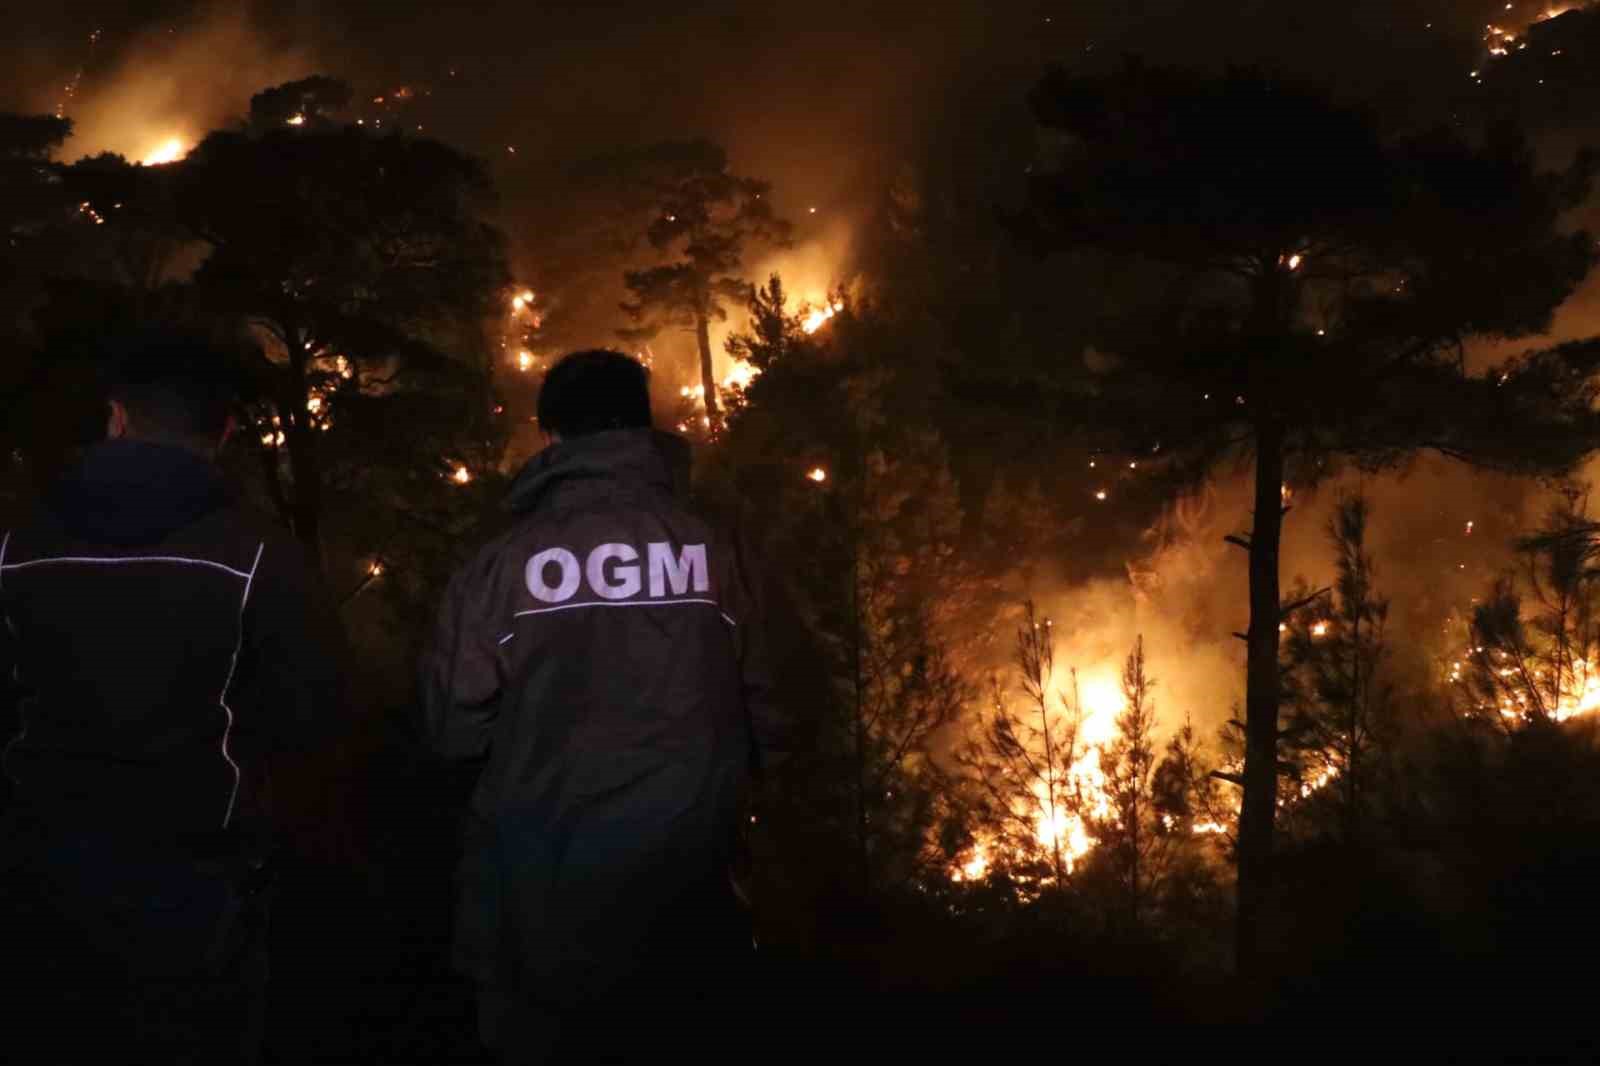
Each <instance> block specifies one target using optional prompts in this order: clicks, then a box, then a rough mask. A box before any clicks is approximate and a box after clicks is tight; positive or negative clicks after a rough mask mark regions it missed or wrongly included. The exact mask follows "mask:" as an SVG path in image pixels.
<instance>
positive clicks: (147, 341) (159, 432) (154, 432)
mask: <svg viewBox="0 0 1600 1066" xmlns="http://www.w3.org/2000/svg"><path fill="white" fill-rule="evenodd" d="M110 355H111V359H110V367H109V372H108V374H107V381H106V395H107V398H108V399H112V400H116V401H117V402H118V403H120V404H122V406H123V407H124V408H125V409H126V410H127V412H128V421H129V422H130V423H131V427H132V429H133V430H134V432H135V433H137V434H139V435H140V436H155V437H175V438H182V439H187V440H196V441H204V442H209V443H215V442H216V441H218V440H220V439H221V437H222V432H223V429H224V427H226V426H227V424H228V416H229V415H230V414H231V413H232V412H233V407H234V401H235V398H236V395H237V380H236V377H235V374H234V357H235V352H233V351H232V350H231V349H230V348H229V347H228V345H226V344H223V343H221V342H219V341H217V340H214V339H212V338H210V337H207V336H205V335H203V334H200V333H196V332H190V331H186V330H181V329H175V328H166V327H151V328H147V329H141V330H139V331H137V332H135V333H132V334H129V335H128V336H126V337H123V338H121V339H120V340H119V341H117V342H115V343H114V344H113V346H112V351H111V353H110Z"/></svg>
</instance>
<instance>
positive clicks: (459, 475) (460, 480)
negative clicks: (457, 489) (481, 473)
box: [450, 466, 472, 485]
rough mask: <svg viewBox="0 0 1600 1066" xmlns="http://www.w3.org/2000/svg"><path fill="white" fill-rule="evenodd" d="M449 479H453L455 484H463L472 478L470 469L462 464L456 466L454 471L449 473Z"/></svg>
mask: <svg viewBox="0 0 1600 1066" xmlns="http://www.w3.org/2000/svg"><path fill="white" fill-rule="evenodd" d="M450 480H452V481H454V482H455V483H456V484H457V485H465V484H466V483H467V482H469V481H471V480H472V471H470V470H468V469H467V468H466V467H464V466H458V467H456V472H455V473H454V474H451V475H450Z"/></svg>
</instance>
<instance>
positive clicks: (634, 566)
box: [588, 544, 639, 600]
mask: <svg viewBox="0 0 1600 1066" xmlns="http://www.w3.org/2000/svg"><path fill="white" fill-rule="evenodd" d="M612 559H616V560H618V563H617V565H616V566H614V567H612V568H611V574H612V577H613V578H614V579H615V580H612V579H610V578H607V576H606V563H608V562H610V561H611V560H612ZM638 563H639V553H638V552H637V551H636V550H635V549H634V548H633V547H632V546H631V545H628V544H602V545H600V546H599V547H598V548H596V549H595V550H594V551H592V552H590V553H589V565H588V577H589V587H590V588H592V589H594V591H595V594H596V595H598V596H600V597H601V598H603V599H607V600H625V599H627V598H628V597H629V596H637V595H639V565H638Z"/></svg>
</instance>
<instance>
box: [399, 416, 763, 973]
mask: <svg viewBox="0 0 1600 1066" xmlns="http://www.w3.org/2000/svg"><path fill="white" fill-rule="evenodd" d="M687 464H688V449H687V445H686V444H685V443H684V442H683V441H682V440H681V439H680V438H677V437H673V436H670V435H668V434H664V433H656V432H653V431H648V430H618V431H613V432H607V433H600V434H596V435H593V436H588V437H582V438H578V439H575V440H572V441H568V442H564V443H561V444H558V445H556V446H554V447H552V448H549V449H547V450H546V451H545V452H543V453H541V454H540V455H539V456H537V457H536V458H535V459H534V460H533V461H531V462H530V463H529V464H528V466H527V467H526V468H525V469H524V470H523V471H522V473H521V475H520V476H519V477H518V479H517V481H516V484H515V486H514V488H513V490H512V493H511V496H510V498H509V500H508V502H507V506H508V507H509V508H510V509H511V510H512V511H513V512H514V514H515V516H516V519H517V520H516V522H515V525H514V527H513V528H512V529H511V530H510V531H509V532H507V533H505V534H504V535H502V536H501V537H499V538H498V539H496V540H495V541H493V542H492V543H490V544H489V545H487V546H486V547H485V548H483V549H482V550H481V551H480V552H478V554H477V556H476V558H474V559H473V560H472V562H471V563H469V564H468V565H467V566H466V567H465V568H464V569H463V570H461V571H460V572H459V573H458V574H456V576H455V577H454V579H453V580H452V581H451V583H450V586H449V589H448V591H447V593H446V596H445V602H444V607H443V611H442V613H441V616H440V619H439V623H438V628H437V632H436V633H435V636H434V640H433V643H432V647H431V649H430V651H429V652H428V654H427V656H426V659H425V661H424V663H423V690H424V708H425V716H426V719H425V728H426V732H427V735H428V738H429V740H430V742H431V744H432V746H433V747H434V748H435V749H436V750H437V751H438V752H439V753H440V754H442V755H444V756H446V757H452V758H459V759H471V758H475V757H479V756H483V755H487V762H486V764H485V767H484V769H483V772H482V774H481V776H480V778H479V782H478V786H477V790H476V793H475V795H474V799H473V810H474V813H475V815H476V824H478V826H479V827H480V832H479V834H478V836H477V837H476V839H475V840H473V841H469V848H468V855H467V861H466V866H465V871H466V872H465V875H464V880H465V884H464V886H463V889H464V895H463V899H462V912H461V914H462V922H461V924H462V928H461V930H460V933H461V939H459V940H458V963H459V964H460V965H462V966H463V967H464V968H466V969H468V970H472V971H475V972H478V973H479V975H480V976H484V975H485V972H484V971H485V967H489V966H492V965H493V962H492V957H493V956H494V955H495V954H496V952H497V945H498V944H500V943H501V942H502V941H503V938H504V936H505V934H506V923H511V924H512V925H515V926H516V927H517V928H518V929H519V931H520V939H521V945H522V949H523V950H525V951H534V952H536V953H537V954H539V955H540V956H541V957H542V958H543V959H544V960H545V961H549V960H552V959H556V958H559V957H560V955H561V952H562V951H568V952H570V951H573V950H582V949H581V948H578V947H574V946H573V945H572V944H571V943H563V945H561V947H560V949H559V950H558V949H557V948H555V947H553V946H552V945H551V944H550V943H548V942H544V941H542V940H541V934H540V933H539V932H538V930H544V931H545V932H546V933H549V932H551V931H552V930H553V928H554V927H557V926H559V927H562V928H564V929H568V930H570V929H571V928H574V927H576V926H579V925H582V924H583V923H582V922H580V921H578V920H577V916H576V913H575V912H576V911H584V912H586V913H588V916H589V917H591V918H594V919H595V921H596V922H598V923H601V924H604V925H606V926H607V927H608V928H610V929H612V930H613V931H614V930H615V929H616V928H617V923H618V922H619V921H623V919H624V918H625V915H623V913H622V912H623V911H625V910H626V909H627V907H628V906H632V905H643V904H641V901H640V898H637V897H634V896H630V895H629V892H628V891H627V890H625V889H619V888H617V886H618V885H621V884H624V883H627V884H630V885H632V886H633V887H635V888H638V889H640V891H641V892H642V893H643V896H644V897H645V898H648V897H649V896H651V895H652V894H655V895H657V896H665V895H669V894H670V892H671V887H670V886H671V885H673V884H684V883H687V881H690V880H694V879H695V878H703V877H708V876H721V877H722V878H723V883H724V884H725V883H726V863H727V860H728V858H729V852H730V848H731V845H732V841H733V834H734V830H735V824H736V818H737V817H738V808H739V803H740V799H741V791H742V789H743V788H744V785H745V782H746V780H747V778H748V775H749V774H750V772H751V771H752V769H753V768H760V767H768V766H771V765H772V764H774V763H776V762H777V761H779V760H781V759H782V758H783V757H784V756H785V755H786V754H787V752H788V751H789V748H790V745H791V734H790V722H789V719H788V718H787V716H786V715H785V714H783V713H782V712H781V711H780V709H779V707H778V705H777V703H776V701H775V700H774V698H773V697H774V693H773V690H772V689H773V686H772V681H771V677H770V674H769V667H768V649H767V645H766V643H765V638H764V631H763V622H764V619H763V617H762V597H761V594H760V587H759V585H758V582H757V580H756V578H755V575H754V574H753V573H752V571H751V568H750V566H749V563H748V560H747V559H746V556H745V553H744V552H742V551H741V550H740V548H739V547H738V545H737V544H736V543H735V542H734V541H733V540H731V539H730V538H728V537H725V536H723V535H721V534H720V533H719V532H718V531H717V530H715V529H714V528H713V527H712V526H711V525H709V524H708V523H707V522H705V521H704V520H702V519H701V518H699V517H698V516H696V515H695V514H693V513H692V512H690V511H689V510H688V509H686V507H685V506H684V505H683V504H682V503H681V502H680V501H679V498H678V493H677V492H675V486H678V487H681V485H682V484H683V482H684V481H685V480H686V472H687ZM646 871H648V873H647V872H646ZM502 893H509V894H511V895H513V896H514V897H515V899H516V901H517V906H516V910H517V911H518V912H519V913H518V914H516V915H515V916H513V915H511V914H506V913H503V912H502V909H501V907H500V904H499V899H498V897H499V896H500V895H501V894H502ZM625 899H632V901H633V902H632V904H625V903H624V902H623V900H625ZM602 900H605V901H609V903H602V902H601V901H602ZM608 909H609V916H606V915H605V914H604V913H603V912H607V911H608ZM530 937H531V938H532V940H531V942H530V939H529V938H530ZM591 946H592V945H591ZM550 965H552V966H557V967H558V966H559V963H556V962H551V963H550Z"/></svg>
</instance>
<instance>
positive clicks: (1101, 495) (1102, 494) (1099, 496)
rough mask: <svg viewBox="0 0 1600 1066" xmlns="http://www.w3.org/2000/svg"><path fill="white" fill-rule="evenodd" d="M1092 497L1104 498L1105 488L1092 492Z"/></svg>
mask: <svg viewBox="0 0 1600 1066" xmlns="http://www.w3.org/2000/svg"><path fill="white" fill-rule="evenodd" d="M1094 498H1095V499H1097V500H1104V499H1105V498H1106V490H1105V489H1101V490H1100V491H1099V492H1096V493H1095V494H1094Z"/></svg>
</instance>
